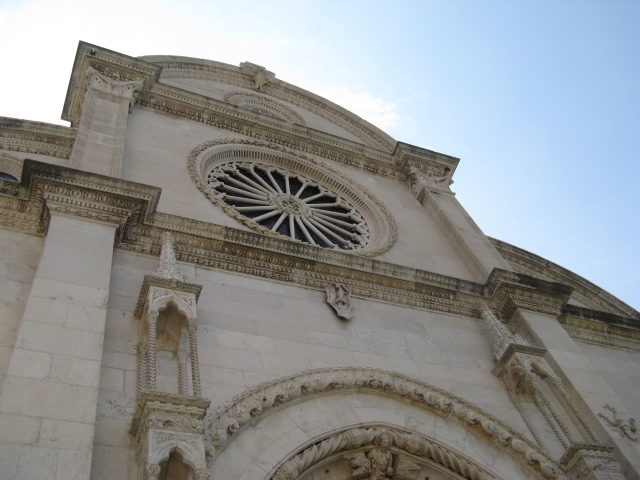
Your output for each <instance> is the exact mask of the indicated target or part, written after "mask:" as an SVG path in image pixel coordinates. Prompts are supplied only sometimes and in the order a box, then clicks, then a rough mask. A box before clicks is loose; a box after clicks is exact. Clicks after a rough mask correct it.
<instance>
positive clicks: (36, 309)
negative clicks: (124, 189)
mask: <svg viewBox="0 0 640 480" xmlns="http://www.w3.org/2000/svg"><path fill="white" fill-rule="evenodd" d="M116 227H117V224H115V223H109V222H106V221H96V220H89V219H87V218H80V217H75V216H70V215H66V214H62V213H58V212H56V210H55V208H51V220H50V224H49V229H48V233H47V237H46V239H45V244H44V249H43V252H42V256H41V259H40V263H39V265H38V268H37V271H36V275H35V278H34V280H33V284H32V288H31V292H30V294H29V297H28V299H27V302H26V308H25V312H24V315H23V318H22V322H21V324H20V329H19V331H18V334H17V340H16V343H15V349H14V351H13V354H12V357H11V360H10V363H9V368H8V372H7V373H8V375H7V377H6V380H5V383H4V388H3V389H2V392H1V394H0V443H1V444H2V445H0V451H3V452H4V453H5V454H9V453H10V454H11V457H12V458H11V459H12V461H13V463H14V465H15V468H14V467H11V469H10V470H9V471H8V472H7V471H6V470H3V474H4V475H5V476H3V478H4V479H14V478H15V479H26V478H28V479H30V480H38V479H48V480H49V479H60V480H63V479H69V478H74V479H88V478H89V472H90V467H91V453H92V446H93V435H94V427H95V418H96V408H97V398H98V386H99V380H100V365H101V359H102V342H103V338H104V329H105V321H106V314H107V300H108V294H109V282H110V277H111V262H112V256H113V247H114V238H115V230H116ZM7 458H9V457H7ZM5 467H6V464H5Z"/></svg>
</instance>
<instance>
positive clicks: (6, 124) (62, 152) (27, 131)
mask: <svg viewBox="0 0 640 480" xmlns="http://www.w3.org/2000/svg"><path fill="white" fill-rule="evenodd" d="M76 134H77V131H76V130H75V129H73V128H69V127H63V126H61V125H52V124H49V123H42V122H33V121H30V120H21V119H17V118H8V117H0V150H9V151H15V152H22V153H35V154H39V155H47V156H50V157H55V158H63V159H68V158H69V157H70V156H71V149H72V148H73V144H74V142H75V138H76Z"/></svg>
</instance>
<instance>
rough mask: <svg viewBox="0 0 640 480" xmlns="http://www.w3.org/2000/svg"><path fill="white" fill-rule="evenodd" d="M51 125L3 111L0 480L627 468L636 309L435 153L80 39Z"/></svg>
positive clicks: (170, 63)
mask: <svg viewBox="0 0 640 480" xmlns="http://www.w3.org/2000/svg"><path fill="white" fill-rule="evenodd" d="M63 118H64V119H65V120H68V121H70V122H71V126H70V127H60V126H54V125H47V124H42V123H38V122H30V121H25V120H16V119H8V118H0V171H1V172H2V173H4V174H5V175H3V176H2V180H0V245H2V251H3V255H2V257H0V266H1V268H0V282H2V283H1V288H0V297H1V298H0V312H1V314H0V479H11V480H13V479H29V480H31V479H33V480H38V479H59V480H68V479H78V480H80V479H82V480H86V479H95V480H108V479H114V480H115V479H118V480H122V479H129V480H147V479H149V480H150V479H163V480H164V479H172V480H178V479H181V480H187V479H198V480H204V479H210V480H235V479H238V480H271V479H273V480H294V479H301V480H332V479H333V480H337V479H340V480H343V479H372V480H383V479H387V478H390V479H396V480H423V479H429V480H441V479H460V478H465V479H470V480H476V479H477V480H480V479H483V480H484V479H486V480H488V479H496V480H498V479H499V480H515V479H522V480H529V479H538V480H543V479H558V480H564V479H572V480H578V479H592V480H596V479H598V480H599V479H631V480H638V479H640V460H638V459H639V458H640V432H639V431H638V427H637V423H636V421H637V419H638V418H639V416H640V401H639V400H638V399H639V398H640V373H638V372H639V371H640V368H638V367H639V366H640V313H638V312H637V311H636V310H634V309H633V308H631V307H630V306H628V305H626V304H624V303H623V302H621V301H620V300H618V299H616V298H615V297H613V296H612V295H610V294H608V293H607V292H604V291H602V290H601V289H599V288H598V287H597V286H595V285H593V284H592V283H590V282H588V281H587V280H585V279H583V278H581V277H579V276H577V275H575V274H574V273H572V272H569V271H567V270H565V269H563V268H562V267H560V266H558V265H556V264H553V263H551V262H549V261H547V260H545V259H543V258H540V257H537V256H536V255H533V254H531V253H529V252H526V251H523V250H521V249H518V248H517V247H515V246H512V245H509V244H506V243H504V242H501V241H499V240H495V239H491V238H488V237H486V236H485V235H484V234H483V233H482V232H481V231H480V229H479V228H478V227H477V226H476V225H475V223H474V222H473V220H472V219H471V218H470V217H469V215H468V214H467V213H466V212H465V210H464V209H463V207H462V206H461V205H460V204H459V203H458V201H457V200H456V197H455V194H454V193H453V192H452V190H451V185H452V183H453V175H454V173H455V170H456V167H457V165H458V159H457V158H454V157H450V156H447V155H443V154H440V153H437V152H433V151H430V150H426V149H422V148H419V147H416V146H413V145H408V144H404V143H401V142H396V141H395V140H393V139H392V138H391V137H389V136H388V135H387V134H385V133H384V132H382V131H380V130H379V129H377V128H376V127H374V126H372V125H370V124H368V123H367V122H365V121H364V120H362V119H360V118H359V117H357V116H355V115H353V114H352V113H350V112H348V111H346V110H344V109H343V108H341V107H339V106H337V105H334V104H332V103H331V102H329V101H327V100H326V99H323V98H321V97H318V96H316V95H314V94H312V93H310V92H307V91H305V90H302V89H300V88H298V87H295V86H293V85H290V84H288V83H286V82H284V81H281V80H279V79H278V78H277V76H276V75H275V74H274V73H273V72H270V71H268V70H266V69H265V68H264V67H260V66H258V65H254V64H251V63H248V62H244V63H242V64H240V66H239V67H234V66H230V65H226V64H221V63H217V62H212V61H208V60H198V59H192V58H184V57H143V58H132V57H129V56H127V55H124V54H120V53H116V52H112V51H109V50H106V49H104V48H101V47H98V46H94V45H89V44H85V43H80V45H79V48H78V53H77V56H76V60H75V64H74V67H73V71H72V73H71V81H70V86H69V90H68V94H67V98H66V101H65V107H64V111H63Z"/></svg>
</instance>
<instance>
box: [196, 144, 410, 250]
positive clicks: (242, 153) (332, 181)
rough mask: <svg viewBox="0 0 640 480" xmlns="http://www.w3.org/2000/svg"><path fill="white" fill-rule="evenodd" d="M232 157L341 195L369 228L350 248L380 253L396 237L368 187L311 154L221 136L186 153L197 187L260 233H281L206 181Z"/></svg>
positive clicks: (390, 220) (388, 217)
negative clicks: (366, 235)
mask: <svg viewBox="0 0 640 480" xmlns="http://www.w3.org/2000/svg"><path fill="white" fill-rule="evenodd" d="M232 160H234V161H243V160H246V161H250V162H258V163H261V164H266V165H270V166H273V167H280V168H284V169H287V170H290V171H292V172H294V173H299V174H301V175H304V177H306V178H308V179H309V180H311V181H314V182H317V183H318V184H320V185H322V186H325V187H326V188H328V189H329V190H330V191H332V192H334V193H335V194H337V195H339V196H340V197H342V198H344V199H345V200H346V201H347V202H348V203H349V204H351V205H352V206H353V207H354V208H355V209H356V211H357V212H358V213H359V214H360V215H362V217H364V220H365V221H366V224H367V226H368V228H369V230H370V239H369V242H368V244H366V245H365V246H364V247H362V248H359V249H355V250H353V252H354V253H357V254H359V255H365V256H376V255H380V254H382V253H384V252H385V251H387V250H388V249H389V248H390V247H391V246H392V245H393V244H394V242H395V241H396V239H397V236H398V232H397V227H396V224H395V221H394V219H393V217H392V216H391V214H390V213H389V211H388V210H387V208H386V207H385V206H384V205H383V204H382V203H381V202H380V201H379V200H378V199H377V198H376V197H375V196H374V195H373V194H372V193H371V192H370V191H369V190H367V189H366V188H365V187H363V186H361V185H358V184H356V183H355V182H354V181H353V180H351V179H345V177H344V174H342V173H340V172H338V171H335V170H333V169H332V168H330V167H328V166H327V165H324V164H322V163H320V162H318V161H316V160H314V159H312V158H309V157H307V156H304V155H300V154H297V153H295V152H293V151H291V150H288V149H285V148H282V147H279V146H278V145H273V144H269V143H264V142H259V141H254V140H239V139H221V140H214V141H210V142H206V143H204V144H202V145H199V146H198V147H196V148H195V149H194V150H193V151H192V152H191V155H190V156H189V159H188V168H189V173H190V174H191V178H192V179H193V180H194V181H195V182H196V185H197V186H198V188H199V189H200V191H202V193H204V194H205V195H206V196H207V197H208V198H209V199H210V200H211V201H212V202H213V203H215V204H216V205H218V206H220V207H221V208H222V209H223V210H224V211H225V212H226V213H227V214H228V215H229V216H231V217H233V218H235V219H237V220H238V221H240V222H242V223H243V224H245V225H247V226H249V227H251V228H253V229H255V230H257V231H259V232H261V233H264V234H266V235H270V236H280V234H279V233H277V232H274V231H271V230H270V229H268V228H266V227H264V226H262V225H259V224H257V223H256V222H254V221H253V220H251V219H250V218H248V217H246V216H244V215H242V214H241V213H239V212H238V211H237V210H236V209H235V208H233V207H231V206H229V205H227V204H226V203H225V202H224V201H223V200H222V199H221V198H219V195H218V194H216V193H215V192H213V191H212V189H211V188H210V187H209V186H208V184H207V180H206V177H207V174H208V172H210V171H211V170H212V169H213V168H215V167H216V166H217V165H219V164H224V163H228V162H230V161H232Z"/></svg>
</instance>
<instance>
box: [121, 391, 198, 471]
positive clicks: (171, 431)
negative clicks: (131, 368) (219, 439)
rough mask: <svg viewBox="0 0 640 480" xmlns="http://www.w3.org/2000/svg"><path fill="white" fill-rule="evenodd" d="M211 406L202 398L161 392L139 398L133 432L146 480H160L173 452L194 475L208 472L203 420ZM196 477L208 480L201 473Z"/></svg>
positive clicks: (148, 393)
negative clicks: (164, 465)
mask: <svg viewBox="0 0 640 480" xmlns="http://www.w3.org/2000/svg"><path fill="white" fill-rule="evenodd" d="M209 403H210V402H209V400H206V399H203V398H196V397H188V396H184V395H172V394H167V393H160V392H146V393H143V394H142V395H140V396H139V398H138V402H137V405H136V411H135V414H134V417H133V422H132V425H131V429H130V433H131V435H132V436H133V438H134V440H135V445H136V451H137V455H138V459H139V463H140V469H141V470H142V471H143V472H144V475H145V478H151V479H156V478H158V475H160V472H161V468H160V464H162V463H163V462H165V461H167V460H168V459H169V456H170V454H171V453H172V452H173V451H174V450H176V451H178V452H179V453H180V454H181V455H182V458H183V461H184V462H185V463H186V464H187V465H188V466H189V467H191V469H192V470H193V471H194V472H208V470H207V466H206V459H205V451H204V443H203V432H204V423H203V419H204V417H205V415H206V412H207V408H208V407H209ZM154 475H155V476H154ZM196 478H207V477H205V476H203V474H201V475H200V477H196Z"/></svg>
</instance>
